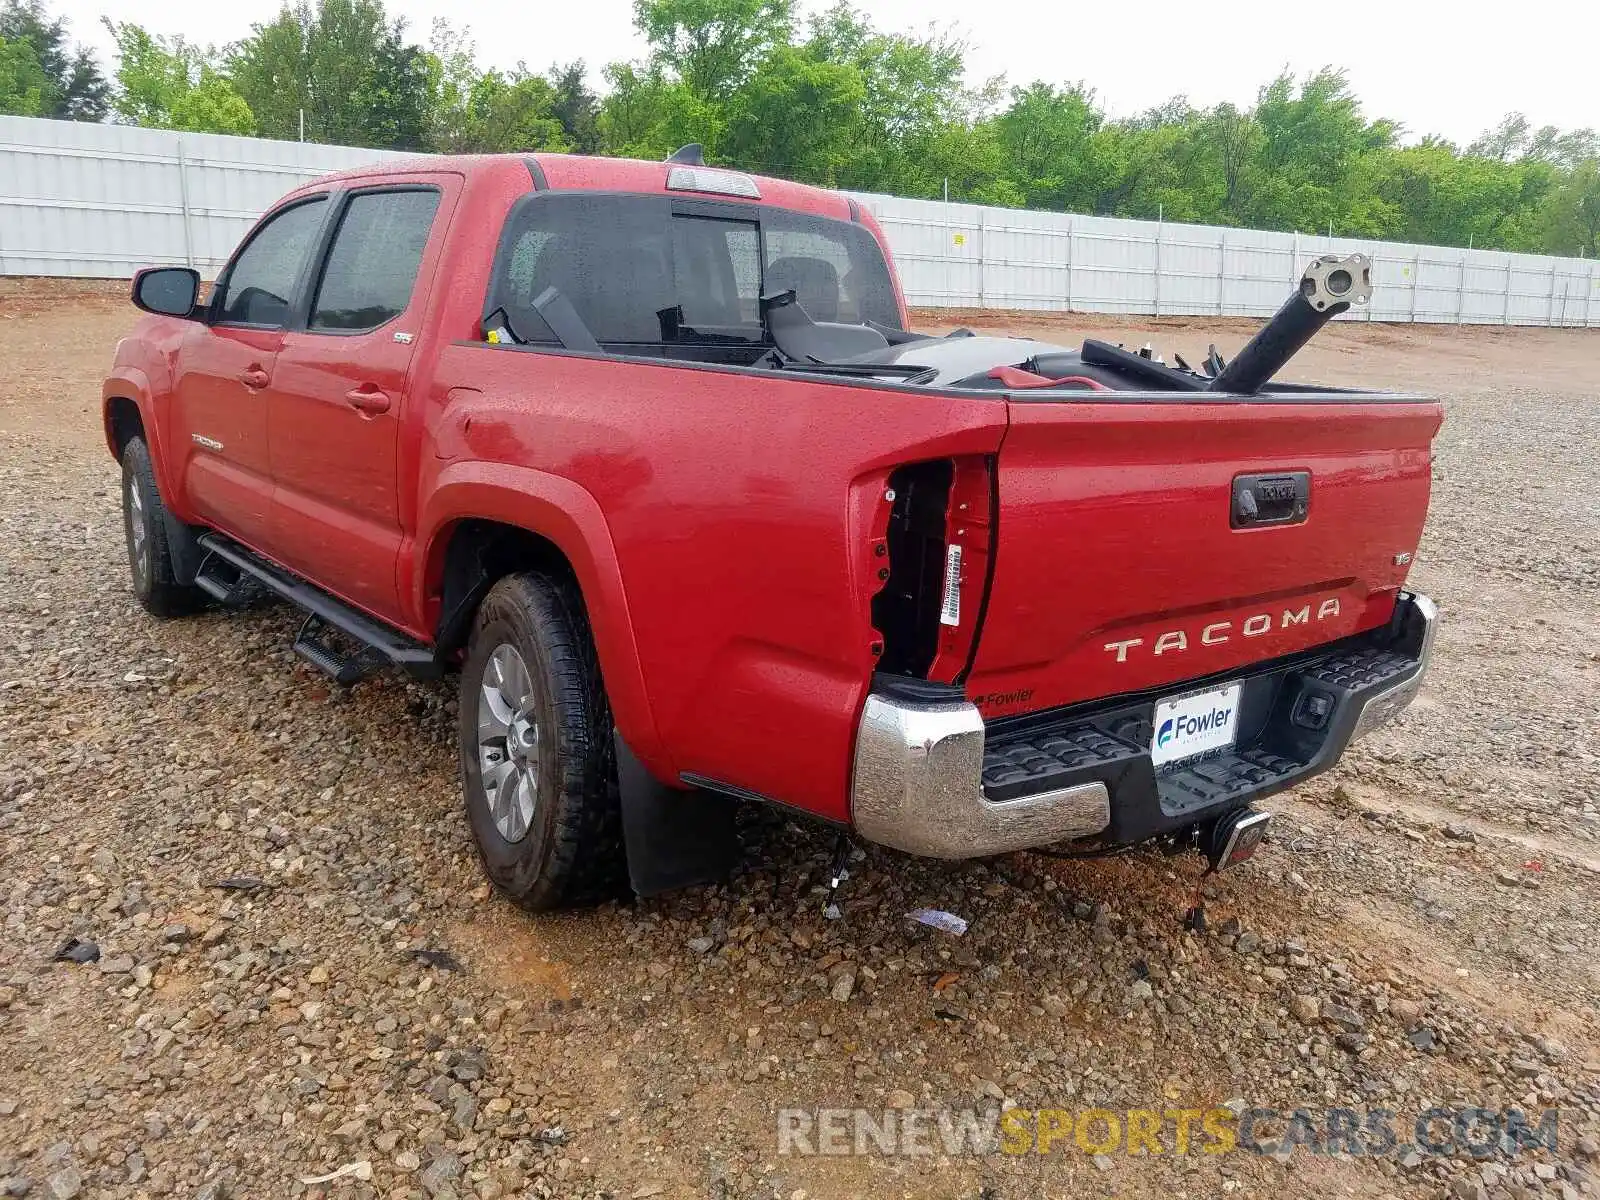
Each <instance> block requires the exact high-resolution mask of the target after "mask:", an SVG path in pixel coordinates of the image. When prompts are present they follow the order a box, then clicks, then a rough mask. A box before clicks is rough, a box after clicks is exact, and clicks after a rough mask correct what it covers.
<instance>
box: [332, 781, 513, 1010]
mask: <svg viewBox="0 0 1600 1200" xmlns="http://www.w3.org/2000/svg"><path fill="white" fill-rule="evenodd" d="M485 786H487V785H485ZM306 982H307V983H310V984H323V983H327V982H328V968H327V967H325V966H323V965H322V964H321V963H318V964H317V965H316V966H314V967H312V968H311V970H309V971H307V972H306Z"/></svg>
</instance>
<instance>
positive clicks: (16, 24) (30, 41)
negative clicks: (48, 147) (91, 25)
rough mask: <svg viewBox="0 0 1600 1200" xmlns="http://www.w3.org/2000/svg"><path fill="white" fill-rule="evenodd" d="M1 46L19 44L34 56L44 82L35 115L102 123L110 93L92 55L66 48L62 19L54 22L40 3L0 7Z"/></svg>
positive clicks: (12, 1) (15, 0)
mask: <svg viewBox="0 0 1600 1200" xmlns="http://www.w3.org/2000/svg"><path fill="white" fill-rule="evenodd" d="M0 42H4V43H7V44H10V43H13V42H21V43H23V44H25V45H27V46H28V47H29V48H30V49H31V50H32V51H33V57H34V60H35V62H36V63H37V65H38V67H39V69H40V71H41V73H42V74H43V75H44V79H45V82H44V84H43V86H42V88H41V91H40V95H39V104H38V109H39V111H38V113H37V114H36V115H38V116H41V117H61V118H65V119H66V120H69V121H99V120H101V119H103V118H104V117H105V115H106V104H107V99H108V96H109V92H110V88H109V85H108V84H107V83H106V78H105V76H104V75H102V74H101V72H100V66H99V64H98V63H96V62H95V59H94V54H93V52H92V51H90V50H89V49H88V48H87V47H85V46H73V45H71V44H69V42H68V40H67V22H66V19H65V18H63V17H58V18H56V19H55V20H53V21H52V20H51V19H50V17H49V15H48V13H47V12H46V11H45V7H44V0H4V3H0ZM12 53H13V55H15V52H14V51H13V52H12ZM12 69H16V68H12ZM30 77H31V73H30ZM30 86H32V85H30Z"/></svg>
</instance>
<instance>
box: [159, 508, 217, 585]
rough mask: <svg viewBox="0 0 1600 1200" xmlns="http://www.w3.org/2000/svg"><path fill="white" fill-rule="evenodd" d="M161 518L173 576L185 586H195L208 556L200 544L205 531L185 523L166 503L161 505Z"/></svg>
mask: <svg viewBox="0 0 1600 1200" xmlns="http://www.w3.org/2000/svg"><path fill="white" fill-rule="evenodd" d="M161 518H162V520H161V523H162V524H163V525H165V526H166V533H167V554H168V555H169V556H170V557H171V559H172V578H173V579H174V580H176V581H177V582H178V583H181V584H183V585H184V586H185V587H193V586H194V580H195V576H196V575H198V574H200V564H201V563H202V562H204V561H205V557H206V552H205V549H204V548H203V547H202V546H201V545H200V535H201V534H202V533H203V532H205V531H204V530H203V529H199V528H197V527H196V526H193V525H185V524H184V523H183V522H182V521H180V520H178V518H177V517H175V516H173V515H172V513H171V511H170V510H168V508H167V506H166V505H165V504H163V505H162V506H161Z"/></svg>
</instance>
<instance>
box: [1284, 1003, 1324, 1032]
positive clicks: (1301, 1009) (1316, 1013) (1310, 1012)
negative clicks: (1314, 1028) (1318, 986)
mask: <svg viewBox="0 0 1600 1200" xmlns="http://www.w3.org/2000/svg"><path fill="white" fill-rule="evenodd" d="M1289 1011H1290V1012H1291V1013H1293V1014H1294V1019H1295V1020H1296V1021H1299V1022H1300V1023H1301V1024H1302V1025H1312V1024H1315V1023H1316V1021H1317V1018H1318V1017H1320V1016H1321V1015H1322V1002H1321V1001H1320V1000H1318V999H1317V998H1316V997H1315V996H1295V997H1294V998H1293V999H1291V1000H1290V1001H1289Z"/></svg>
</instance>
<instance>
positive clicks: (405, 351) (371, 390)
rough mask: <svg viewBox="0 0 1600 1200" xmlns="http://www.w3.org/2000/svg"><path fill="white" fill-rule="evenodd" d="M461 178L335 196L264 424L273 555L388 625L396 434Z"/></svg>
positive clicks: (387, 183) (407, 179) (395, 591)
mask: <svg viewBox="0 0 1600 1200" xmlns="http://www.w3.org/2000/svg"><path fill="white" fill-rule="evenodd" d="M459 178H460V177H459V176H454V175H418V176H401V177H385V179H384V182H383V183H382V185H381V186H375V187H369V188H359V189H355V190H352V191H350V192H347V193H345V194H343V195H342V196H341V197H340V198H339V200H338V211H337V213H336V214H335V218H334V221H333V225H332V231H331V233H330V235H329V237H328V239H327V246H326V249H325V251H324V253H323V255H322V259H321V265H320V270H319V271H318V273H317V275H316V278H315V280H314V283H313V288H312V291H311V298H310V302H309V304H308V306H307V308H306V316H305V320H304V322H303V325H302V326H301V327H299V328H294V329H291V330H290V331H289V332H288V333H287V334H286V335H285V336H284V343H283V348H282V350H281V351H280V352H279V354H278V363H277V369H276V373H275V374H276V388H275V395H274V397H273V404H272V407H271V412H270V414H269V416H268V437H269V441H270V444H271V455H272V475H273V482H274V484H275V491H274V496H273V518H272V519H273V524H274V536H273V544H274V546H275V547H276V548H277V557H279V558H280V559H281V560H282V561H283V562H284V563H285V564H286V565H287V566H289V567H292V568H293V569H294V570H296V571H297V572H299V573H300V574H302V575H305V576H306V577H307V578H309V579H311V580H313V581H314V582H316V583H318V584H320V585H322V586H324V587H326V588H328V589H330V590H331V591H334V592H336V593H338V594H339V595H341V596H343V597H344V598H345V599H347V600H349V601H351V602H352V603H354V604H357V605H359V606H360V607H362V608H364V609H366V610H367V611H369V612H371V613H374V614H376V615H378V616H380V617H385V618H388V619H390V620H397V619H399V618H400V616H401V611H400V595H399V587H398V584H397V582H396V579H395V563H396V558H397V556H398V553H399V548H400V541H401V530H400V516H399V507H398V487H397V478H396V452H397V447H398V440H399V430H400V427H401V423H402V422H403V421H404V420H405V419H406V414H407V412H408V410H409V407H410V402H411V401H410V383H411V378H410V377H411V366H412V360H413V357H414V352H415V349H416V340H417V337H418V336H419V332H420V328H421V326H422V324H423V312H424V309H425V307H426V304H427V299H428V294H429V290H430V289H429V282H430V280H431V278H432V275H433V269H434V264H435V262H436V260H437V256H438V251H439V244H440V242H441V241H442V233H443V229H444V226H445V225H446V224H447V223H448V217H449V213H450V210H451V208H452V207H453V204H454V200H455V195H456V191H457V189H458V187H459Z"/></svg>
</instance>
